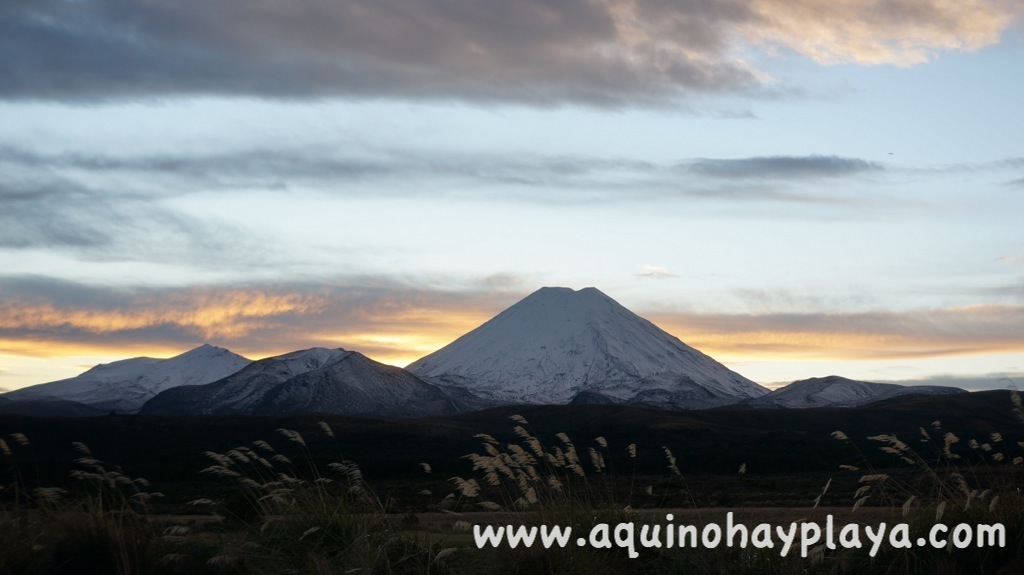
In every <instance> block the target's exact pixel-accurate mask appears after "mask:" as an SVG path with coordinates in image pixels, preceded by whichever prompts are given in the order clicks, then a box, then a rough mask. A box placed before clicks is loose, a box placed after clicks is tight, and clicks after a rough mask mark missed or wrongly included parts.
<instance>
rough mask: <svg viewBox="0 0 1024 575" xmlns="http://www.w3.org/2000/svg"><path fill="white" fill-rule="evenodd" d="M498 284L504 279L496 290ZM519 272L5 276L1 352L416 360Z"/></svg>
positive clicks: (483, 309) (489, 311) (490, 309)
mask: <svg viewBox="0 0 1024 575" xmlns="http://www.w3.org/2000/svg"><path fill="white" fill-rule="evenodd" d="M495 282H497V283H498V284H499V286H498V287H495ZM516 284H517V280H516V279H515V278H514V276H504V277H501V278H495V276H491V277H489V278H484V279H483V280H481V281H480V282H477V283H469V284H466V285H459V286H454V287H452V286H449V287H431V286H430V285H429V284H424V282H422V281H421V282H418V285H416V286H412V285H411V284H406V283H403V282H401V281H399V280H394V279H387V278H375V277H358V278H343V279H339V280H337V281H335V282H331V283H302V282H294V283H274V284H244V285H221V286H205V287H168V288H153V287H134V288H109V287H101V286H96V285H89V284H83V283H78V282H70V281H65V280H60V279H55V278H49V277H28V276H23V277H0V353H8V354H15V355H28V356H46V355H51V354H56V355H69V354H72V353H74V352H75V351H74V350H81V349H90V350H97V349H107V350H111V349H114V350H123V349H152V348H154V347H158V348H164V349H177V350H180V351H184V350H185V349H188V348H189V347H191V346H194V345H196V344H198V343H200V342H211V343H216V344H218V345H223V346H225V347H229V348H231V349H232V350H234V351H236V352H239V353H243V354H245V355H249V356H253V357H263V356H266V355H271V354H276V353H284V352H287V351H292V350H295V349H302V348H307V347H313V346H328V347H338V346H340V347H345V348H347V349H355V350H357V351H360V352H363V353H366V354H368V355H370V356H371V357H374V358H376V359H379V360H383V361H394V362H399V363H408V362H411V361H413V360H414V359H417V358H419V357H420V356H422V355H426V354H427V353H429V352H432V351H434V350H436V349H438V348H440V347H442V346H443V345H445V344H447V343H449V342H450V341H452V340H454V339H455V338H457V337H458V336H460V335H462V334H463V333H465V332H466V331H469V330H470V329H472V328H474V327H476V326H477V325H479V324H481V323H483V322H484V321H485V320H487V319H489V318H490V317H491V316H493V315H494V314H496V313H497V312H498V311H500V310H501V309H503V308H504V307H507V306H508V305H511V304H512V303H514V302H515V301H517V300H518V299H519V298H520V297H522V295H524V294H523V293H520V292H518V291H512V290H511V288H509V287H508V286H513V285H516Z"/></svg>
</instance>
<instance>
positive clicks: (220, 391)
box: [140, 347, 349, 415]
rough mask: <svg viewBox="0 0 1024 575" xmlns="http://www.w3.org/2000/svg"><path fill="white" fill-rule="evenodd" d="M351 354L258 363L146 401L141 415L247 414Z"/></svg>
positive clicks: (312, 353)
mask: <svg viewBox="0 0 1024 575" xmlns="http://www.w3.org/2000/svg"><path fill="white" fill-rule="evenodd" d="M347 353H349V352H347V351H345V350H342V349H327V348H323V347H314V348H311V349H304V350H301V351H293V352H291V353H286V354H284V355H279V356H275V357H268V358H265V359H261V360H259V361H254V362H252V363H250V364H249V365H247V366H246V367H244V368H242V369H241V370H239V371H237V372H236V373H233V374H231V375H229V376H227V377H224V378H221V379H220V380H217V381H213V382H210V383H208V384H206V385H203V386H201V387H200V386H189V387H182V388H173V389H170V390H167V391H164V392H162V393H160V394H158V395H157V396H156V397H154V398H153V399H151V400H150V401H148V402H146V404H145V405H144V406H143V408H142V409H141V410H140V413H161V414H168V415H169V414H192V415H202V414H208V413H246V412H248V411H249V410H250V409H251V408H252V406H254V405H256V404H257V403H259V402H260V400H262V398H263V395H264V394H265V393H267V392H268V391H269V390H270V389H272V388H273V387H274V386H276V385H278V384H280V383H283V382H285V381H288V380H289V379H291V378H293V377H295V376H296V375H299V374H302V373H306V372H307V371H313V370H315V369H319V368H321V367H323V366H325V365H328V364H330V363H333V362H335V361H337V360H338V359H340V358H341V357H343V356H344V355H345V354H347Z"/></svg>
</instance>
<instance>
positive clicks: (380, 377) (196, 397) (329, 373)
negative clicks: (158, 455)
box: [141, 348, 461, 417]
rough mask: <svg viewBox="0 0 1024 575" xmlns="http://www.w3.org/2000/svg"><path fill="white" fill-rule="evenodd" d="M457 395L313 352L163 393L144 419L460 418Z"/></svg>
mask: <svg viewBox="0 0 1024 575" xmlns="http://www.w3.org/2000/svg"><path fill="white" fill-rule="evenodd" d="M453 397H454V395H453V394H450V393H448V392H447V390H444V389H442V388H440V387H439V386H436V385H432V384H429V383H427V382H424V381H422V380H421V379H419V378H417V377H416V376H414V375H412V374H411V373H409V372H407V371H405V370H403V369H401V368H397V367H392V366H388V365H384V364H381V363H377V362H375V361H373V360H371V359H369V358H367V357H366V356H364V355H362V354H360V353H357V352H354V351H345V350H343V349H324V348H312V349H307V350H303V351H297V352H292V353H289V354H285V355H282V356H278V357H271V358H267V359H263V360H260V361H257V362H254V363H252V364H251V365H249V366H248V367H246V368H245V369H243V370H241V371H239V372H238V373H235V374H233V375H231V376H229V377H226V378H224V379H222V380H220V381H215V382H213V383H210V384H207V385H202V386H191V387H180V388H175V389H171V390H168V391H166V392H164V393H161V394H160V395H158V396H156V397H154V398H153V399H152V400H150V401H149V402H147V403H146V405H144V406H143V408H142V410H141V413H150V414H164V415H183V414H189V415H206V414H230V413H250V414H283V413H313V412H320V413H340V414H346V415H372V416H385V417H417V416H425V415H441V414H448V413H457V412H458V411H460V410H461V407H460V405H459V401H458V400H456V399H453Z"/></svg>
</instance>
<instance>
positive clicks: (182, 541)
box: [0, 395, 1024, 575]
mask: <svg viewBox="0 0 1024 575" xmlns="http://www.w3.org/2000/svg"><path fill="white" fill-rule="evenodd" d="M1014 401H1015V404H1014V409H1016V410H1017V413H1018V414H1019V416H1020V417H1021V421H1022V422H1024V403H1022V402H1021V400H1020V397H1019V396H1016V395H1015V396H1014ZM511 419H512V421H511V422H510V424H509V427H510V428H511V433H509V434H507V435H502V434H499V435H500V436H503V437H510V438H511V439H510V440H505V441H499V440H498V439H497V438H495V437H494V436H493V435H490V434H487V433H478V434H476V435H475V439H477V440H478V445H479V448H478V449H477V450H475V451H474V452H473V453H469V454H467V455H466V456H465V457H464V459H465V472H464V473H461V474H459V475H458V476H456V477H452V478H451V479H450V480H449V481H447V482H446V485H447V489H445V490H442V491H441V492H439V493H434V492H433V491H436V490H437V482H436V481H433V482H432V483H431V485H432V486H433V488H432V490H428V491H427V493H429V494H430V497H431V503H430V506H431V507H430V509H422V508H421V509H420V510H419V511H418V512H419V513H424V512H427V511H429V512H433V513H432V514H430V513H425V515H431V516H432V517H433V519H430V520H424V523H422V524H421V523H418V522H419V520H420V519H419V517H417V516H416V515H415V514H412V513H409V514H406V516H405V517H403V516H401V515H400V514H397V513H394V512H393V510H392V509H391V508H390V505H391V504H390V503H389V502H388V501H389V500H388V499H384V500H382V499H381V497H379V496H378V495H377V494H376V493H375V492H374V490H373V489H372V488H371V486H370V485H369V484H368V483H367V481H366V480H365V479H364V477H363V474H362V470H361V469H360V467H359V466H358V465H357V464H356V463H355V462H353V461H350V460H348V459H347V458H346V457H344V454H343V453H342V451H341V449H340V447H339V442H338V440H337V438H336V437H335V434H334V431H333V430H332V429H331V427H330V426H329V425H328V424H327V423H324V422H320V424H319V425H318V427H317V428H316V432H315V433H313V434H310V432H308V431H307V432H305V433H306V434H307V435H306V436H304V435H303V434H302V433H299V432H298V431H295V430H291V429H279V430H277V432H276V433H275V435H274V436H273V437H272V438H270V440H256V441H252V442H251V443H249V444H247V445H240V446H236V447H235V448H233V449H228V450H226V451H223V452H220V451H218V452H213V451H210V452H207V453H206V458H207V459H208V463H209V464H208V466H207V467H206V468H205V469H202V470H201V472H202V473H203V474H204V475H206V476H207V477H210V478H215V479H216V483H217V484H219V485H222V486H223V487H222V488H218V489H213V488H211V489H209V492H208V493H206V494H205V496H203V497H198V498H193V499H192V500H191V501H188V502H187V503H180V504H178V510H179V511H180V510H181V509H187V510H188V511H187V513H180V512H179V513H177V514H176V515H174V516H170V515H168V514H167V511H166V510H167V509H169V508H170V507H168V505H167V504H166V503H161V494H160V493H159V491H157V490H156V489H154V488H153V487H152V486H150V485H149V482H147V481H146V480H144V479H141V478H133V477H130V476H129V475H127V474H126V473H125V472H124V471H122V470H120V469H118V468H115V467H111V466H109V465H107V464H105V463H103V462H102V461H101V460H99V459H98V458H97V457H96V456H95V455H94V454H93V452H92V450H90V448H89V447H87V446H85V445H83V444H80V443H78V444H74V445H73V446H72V447H73V449H74V450H75V451H76V452H77V456H76V457H77V459H76V460H75V461H74V464H75V469H74V470H72V471H71V473H70V482H69V483H67V484H65V485H61V486H60V487H48V486H43V485H41V484H40V481H39V475H40V474H39V473H38V471H37V470H36V469H35V468H34V453H33V451H32V449H33V446H32V443H31V442H30V441H29V438H27V437H25V436H24V435H20V434H13V435H10V436H7V437H4V438H0V529H3V531H4V533H5V544H4V545H2V546H0V574H6V573H12V574H13V573H17V574H26V575H31V574H34V573H117V574H128V573H155V574H165V573H166V574H178V573H240V574H249V573H252V574H264V573H267V574H269V573H314V574H336V573H346V574H354V573H382V574H405V573H410V574H411V573H484V574H487V573H518V574H523V575H525V574H531V573H538V574H540V573H565V574H570V573H580V574H582V573H662V572H686V573H707V574H711V573H777V574H791V573H893V574H896V573H944V572H950V573H996V572H997V570H998V569H1004V570H1006V569H1009V570H1010V571H1007V572H1015V573H1019V572H1024V564H1021V563H1020V561H1021V558H1022V557H1024V496H1022V495H1021V493H1020V490H1019V488H1020V487H1021V478H1022V476H1024V475H1022V474H1024V438H1014V437H1009V436H1004V435H1003V434H1002V433H997V432H993V433H990V434H988V435H986V436H985V437H974V438H970V437H966V436H963V434H958V433H956V432H955V431H954V430H947V429H945V428H944V427H943V425H942V423H941V422H940V421H935V422H930V423H925V424H924V425H922V426H921V428H920V430H919V434H918V435H917V436H915V437H912V438H911V437H897V436H896V435H894V434H887V433H881V434H878V435H872V436H869V437H863V438H854V439H851V438H849V437H847V435H846V434H845V433H843V432H842V431H837V432H835V433H834V434H833V438H834V439H835V441H837V442H838V445H839V446H846V447H845V449H849V451H850V454H851V459H850V461H849V462H848V463H847V464H844V465H843V466H842V469H840V470H839V472H840V475H837V476H836V479H837V480H838V479H841V478H842V476H844V475H845V476H847V477H848V479H847V480H846V482H847V483H851V482H852V483H855V484H856V487H855V488H854V489H853V490H852V491H851V492H850V493H849V494H848V497H847V499H848V503H849V505H850V507H851V509H853V510H854V513H853V517H854V520H857V518H858V517H860V516H861V515H863V514H864V513H865V511H866V510H867V509H868V508H872V507H874V508H877V507H881V508H884V509H888V510H891V512H892V513H893V515H894V517H895V518H898V519H900V520H905V521H907V522H908V523H910V524H911V528H912V530H913V531H914V532H918V531H926V530H927V529H928V528H929V527H930V526H931V525H932V524H934V523H935V522H938V521H942V522H945V523H950V524H952V523H957V522H968V523H983V522H987V523H994V522H1001V523H1003V524H1004V525H1005V526H1006V529H1007V533H1008V536H1009V541H1008V545H1007V547H1006V548H1005V549H973V550H956V551H954V552H950V551H949V550H943V551H930V550H921V549H914V550H900V549H891V548H888V547H886V546H883V548H882V550H883V552H882V554H881V555H880V556H879V557H876V558H873V559H872V558H869V557H868V556H867V551H866V550H838V551H829V550H826V549H824V548H823V547H818V548H815V549H814V550H813V553H812V558H811V559H801V558H799V557H795V558H794V557H788V558H785V559H783V558H780V557H779V556H778V550H775V549H767V550H740V549H727V548H724V547H722V548H719V549H716V550H710V551H709V550H700V549H698V550H683V549H671V550H668V549H666V550H655V549H645V550H643V552H642V554H641V557H640V558H638V559H629V558H628V557H627V555H626V552H625V551H624V550H621V549H614V548H613V549H594V548H592V547H589V546H587V547H579V546H576V545H572V544H570V545H569V546H567V547H566V548H558V549H554V548H553V549H543V548H541V547H540V546H534V547H533V548H530V549H524V548H522V547H520V548H517V549H510V548H507V547H503V548H499V549H481V550H478V549H475V547H474V545H473V542H472V538H471V537H470V536H469V533H468V531H469V530H470V529H471V527H472V525H473V524H478V523H489V524H495V525H499V524H500V525H513V526H519V525H526V526H529V525H541V524H546V525H560V526H570V527H572V528H573V531H574V534H575V533H588V532H589V530H590V529H591V527H593V526H594V525H596V524H598V523H608V524H612V525H614V524H617V523H621V522H630V521H634V522H638V523H639V522H646V523H657V522H659V521H661V520H663V519H664V515H663V514H662V515H658V513H655V512H653V511H651V508H654V509H657V507H658V506H659V505H658V504H659V502H662V503H663V502H665V501H689V502H690V503H689V504H690V506H692V507H696V506H697V505H696V503H695V499H694V498H693V497H692V496H691V489H690V487H689V485H688V484H687V477H686V475H685V474H684V473H682V472H681V471H680V466H681V465H682V463H681V462H685V459H683V458H685V457H686V454H685V453H678V454H677V453H675V452H673V451H672V450H671V449H670V448H669V447H667V446H665V447H663V446H660V445H649V446H640V447H638V445H637V444H635V443H631V444H628V445H618V444H612V443H610V442H608V441H607V440H606V439H605V438H604V437H603V436H595V437H590V438H584V439H581V438H571V437H569V436H568V435H567V434H565V433H555V434H553V435H552V436H550V437H542V436H541V435H540V434H538V433H535V432H534V431H532V428H531V425H530V423H529V422H528V421H527V420H526V419H525V418H523V417H522V416H518V415H516V416H513V417H512V418H511ZM307 436H308V437H309V438H310V439H313V440H314V441H311V442H307ZM877 452H880V453H881V455H882V456H883V457H884V458H885V459H884V460H882V461H879V458H878V457H877V456H876V455H875V454H876V453H877ZM869 454H871V456H869ZM426 455H427V456H429V454H426ZM328 456H330V457H329V459H330V460H331V462H330V463H323V462H324V461H326V460H328ZM641 457H657V458H659V459H661V461H662V465H663V469H664V476H663V477H662V478H661V479H660V480H659V481H657V482H655V483H656V485H649V484H648V481H647V479H648V478H646V477H642V476H639V475H637V473H636V468H637V460H638V459H639V458H641ZM677 457H678V458H679V459H677ZM425 458H427V457H425ZM318 462H320V463H318ZM872 462H875V463H872ZM432 471H433V470H432V469H431V466H430V465H429V464H427V463H422V464H420V465H419V466H418V467H414V468H413V469H410V476H411V479H410V481H409V485H410V486H411V488H413V489H421V488H422V487H423V484H422V483H420V481H421V480H420V479H416V478H417V477H418V478H423V477H425V476H427V477H429V476H430V474H431V473H432ZM751 471H752V472H756V470H749V471H748V469H747V466H746V464H745V463H744V464H742V465H739V469H738V470H737V472H738V473H739V474H740V475H743V476H744V481H746V480H747V478H746V475H744V474H747V473H748V472H751ZM840 483H841V482H840ZM837 496H841V494H838V493H837V491H836V487H834V486H833V484H832V480H829V481H828V482H827V483H825V485H824V486H823V487H822V490H821V493H820V495H818V497H817V498H816V499H814V500H813V501H810V500H808V502H807V505H808V508H811V507H817V506H819V505H823V504H829V502H830V501H835V500H836V497H837ZM645 508H646V509H645ZM161 510H162V511H161ZM438 517H440V519H438ZM692 520H693V519H692V518H691V521H692ZM695 520H696V521H697V522H699V523H701V524H703V519H702V517H701V516H700V515H699V514H698V515H696V519H695ZM864 521H865V522H873V521H874V519H873V520H872V521H867V520H866V519H865V520H864ZM574 539H575V536H574ZM1017 567H1020V569H1017V570H1016V571H1014V570H1013V569H1016V568H1017Z"/></svg>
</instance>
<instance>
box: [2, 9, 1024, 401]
mask: <svg viewBox="0 0 1024 575" xmlns="http://www.w3.org/2000/svg"><path fill="white" fill-rule="evenodd" d="M1022 61H1024V4H1021V3H1020V2H1019V1H1017V0H956V1H951V0H901V1H895V0H632V1H630V0H559V1H551V0H508V1H505V2H483V1H480V0H334V1H331V0H287V1H285V0H220V1H218V2H208V1H206V0H174V1H171V0H154V1H152V2H145V3H142V2H132V1H128V0H31V1H30V0H12V1H9V2H7V3H5V5H4V7H3V8H0V79H2V80H0V389H16V388H19V387H23V386H26V385H31V384H35V383H41V382H45V381H51V380H56V379H61V378H65V377H71V376H73V375H76V374H78V373H80V372H82V371H84V370H85V369H87V368H89V367H91V366H93V365H95V364H97V363H101V362H109V361H113V360H117V359H123V358H127V357H133V356H139V355H148V356H153V357H170V356H173V355H176V354H178V353H181V352H184V351H186V350H188V349H190V348H192V347H195V346H197V345H200V344H202V343H211V344H214V345H219V346H222V347H227V348H229V349H231V350H233V351H235V352H237V353H241V354H243V355H246V356H247V357H251V358H254V359H255V358H261V357H267V356H271V355H276V354H280V353H284V352H288V351H293V350H297V349H303V348H308V347H313V346H326V347H344V348H346V349H354V350H356V351H360V352H362V353H365V354H366V355H368V356H370V357H371V358H374V359H377V360H379V361H383V362H385V363H390V364H394V365H405V364H408V363H411V362H412V361H414V360H416V359H418V358H419V357H421V356H423V355H426V354H428V353H430V352H432V351H434V350H436V349H439V348H440V347H442V346H444V345H446V344H447V343H449V342H451V341H453V340H454V339H455V338H457V337H458V336H459V335H461V334H463V333H465V332H467V331H469V330H470V329H472V328H474V327H476V326H477V325H479V324H481V323H483V322H484V321H486V320H487V319H489V318H490V317H493V316H494V315H496V314H497V313H499V312H500V311H501V310H503V309H504V308H506V307H508V306H509V305H511V304H513V303H515V302H516V301H518V300H519V299H521V298H522V297H524V296H526V295H527V294H529V293H531V292H532V291H534V290H536V289H538V288H540V287H542V286H567V287H572V288H577V289H578V288H582V287H587V286H594V287H597V288H599V289H600V290H602V291H603V292H605V293H606V294H608V295H609V296H611V297H613V298H614V299H616V300H617V301H619V302H620V303H622V304H623V305H625V306H626V307H628V308H630V309H631V310H633V311H634V312H636V313H638V314H640V315H641V316H643V317H646V318H647V319H650V320H651V321H653V322H655V323H656V324H657V325H659V326H660V327H662V328H663V329H665V330H666V331H668V332H669V333H671V334H673V335H675V336H678V337H679V338H680V339H682V340H683V341H684V342H686V343H688V344H689V345H692V346H694V347H696V348H698V349H700V350H702V351H704V352H705V353H708V354H709V355H711V356H713V357H715V358H716V359H718V360H719V361H721V362H723V363H725V364H726V365H727V366H728V367H730V368H732V369H734V370H735V371H738V372H739V373H741V374H743V375H745V376H747V377H748V378H750V379H753V380H755V381H757V382H759V383H762V384H765V385H768V386H777V385H779V384H782V383H786V382H789V381H793V380H797V379H803V378H808V377H816V376H825V375H830V374H836V375H842V376H845V377H850V378H854V379H862V380H868V381H894V382H902V383H933V384H949V385H958V386H961V387H967V388H970V389H992V388H1006V387H1008V386H1010V385H1012V384H1015V383H1017V384H1019V383H1021V382H1024V218H1022V214H1024V139H1021V137H1020V134H1021V133H1024V112H1022V111H1021V107H1020V105H1019V100H1020V94H1021V93H1022V91H1024V74H1021V73H1020V72H1021V65H1020V62H1022Z"/></svg>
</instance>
